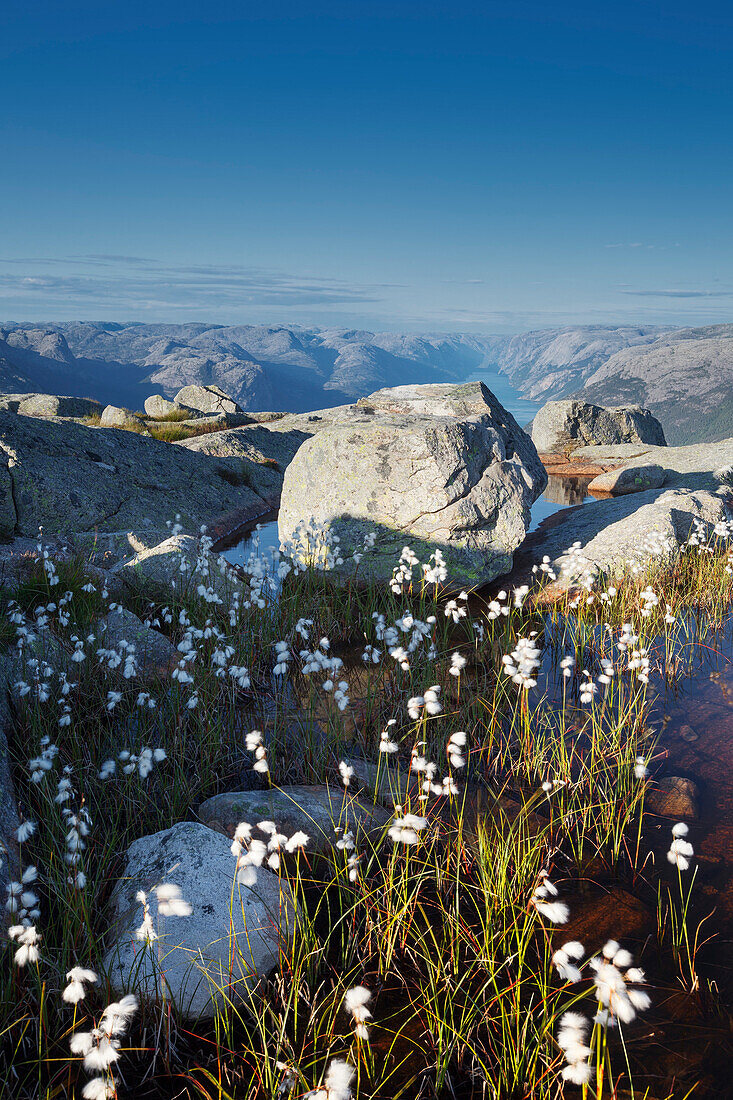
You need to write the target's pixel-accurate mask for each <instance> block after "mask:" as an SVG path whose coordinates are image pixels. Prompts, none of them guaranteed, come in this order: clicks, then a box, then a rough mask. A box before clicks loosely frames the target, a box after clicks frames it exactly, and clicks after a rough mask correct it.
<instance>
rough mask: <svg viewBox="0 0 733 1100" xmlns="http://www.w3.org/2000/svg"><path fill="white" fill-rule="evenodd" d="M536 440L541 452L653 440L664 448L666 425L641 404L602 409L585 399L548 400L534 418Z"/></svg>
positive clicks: (533, 437) (650, 442) (533, 428)
mask: <svg viewBox="0 0 733 1100" xmlns="http://www.w3.org/2000/svg"><path fill="white" fill-rule="evenodd" d="M532 442H533V443H534V445H535V447H536V448H537V450H538V451H539V452H540V454H551V453H555V452H567V451H572V450H574V449H575V448H576V447H587V446H593V445H600V446H608V445H613V444H617V443H649V444H651V445H653V446H657V447H664V446H665V442H666V441H665V438H664V431H663V429H662V425H661V424H660V423H659V421H658V420H657V419H656V417H654V416H652V414H651V413H650V412H649V410H648V409H642V408H641V406H640V405H628V406H625V405H622V406H618V407H615V408H602V407H601V406H600V405H589V404H588V403H587V402H585V401H572V400H570V401H548V403H547V404H546V405H544V406H543V407H542V408H541V409H540V411H539V412H538V413H537V415H536V416H535V418H534V420H533V421H532Z"/></svg>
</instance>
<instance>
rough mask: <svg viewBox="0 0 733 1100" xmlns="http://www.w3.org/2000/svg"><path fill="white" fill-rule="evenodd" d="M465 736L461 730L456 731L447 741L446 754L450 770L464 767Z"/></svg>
mask: <svg viewBox="0 0 733 1100" xmlns="http://www.w3.org/2000/svg"><path fill="white" fill-rule="evenodd" d="M466 741H467V736H466V734H465V733H464V731H463V730H456V732H455V733H452V734H451V735H450V737H449V739H448V744H447V745H446V750H445V751H446V753H447V754H448V762H449V763H450V766H451V767H452V768H463V767H465V765H466V758H465V756H464V755H463V752H464V750H465V748H466Z"/></svg>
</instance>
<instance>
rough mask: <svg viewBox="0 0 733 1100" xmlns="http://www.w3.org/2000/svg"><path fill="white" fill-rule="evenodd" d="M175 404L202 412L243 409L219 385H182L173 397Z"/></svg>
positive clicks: (239, 410)
mask: <svg viewBox="0 0 733 1100" xmlns="http://www.w3.org/2000/svg"><path fill="white" fill-rule="evenodd" d="M173 400H174V401H175V403H176V405H178V406H181V407H183V408H186V409H197V410H198V411H199V412H202V413H241V412H243V411H244V410H243V409H242V408H241V406H240V405H238V404H237V402H236V401H234V400H233V399H232V398H231V397H230V396H229V394H227V393H225V392H224V390H222V389H221V388H220V387H219V386H184V387H183V389H181V390H179V391H178V393H177V394H176V396H175V397H174V399H173Z"/></svg>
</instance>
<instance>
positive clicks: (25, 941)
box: [8, 924, 41, 969]
mask: <svg viewBox="0 0 733 1100" xmlns="http://www.w3.org/2000/svg"><path fill="white" fill-rule="evenodd" d="M8 936H9V937H10V939H11V940H16V941H17V943H19V944H20V946H19V947H18V949H17V950H16V952H15V955H14V957H13V962H14V963H15V965H16V966H18V967H20V968H21V969H22V968H23V967H24V966H27V965H28V964H29V963H37V962H38V960H39V959H40V957H41V953H40V951H39V948H38V944H39V943H40V942H41V934H40V932H37V931H36V929H35V927H34V926H33V925H29V926H28V927H26V926H25V925H22V924H15V925H12V926H11V927H10V928H9V929H8Z"/></svg>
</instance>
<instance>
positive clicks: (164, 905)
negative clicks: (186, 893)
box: [155, 882, 193, 917]
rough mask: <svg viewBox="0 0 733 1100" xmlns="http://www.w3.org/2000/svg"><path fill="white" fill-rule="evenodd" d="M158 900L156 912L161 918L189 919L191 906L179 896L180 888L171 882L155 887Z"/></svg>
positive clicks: (191, 910)
mask: <svg viewBox="0 0 733 1100" xmlns="http://www.w3.org/2000/svg"><path fill="white" fill-rule="evenodd" d="M155 893H156V896H157V898H158V912H159V913H160V915H161V916H162V917H190V916H191V913H192V912H193V906H192V905H191V903H190V902H189V901H186V900H185V898H184V897H183V895H182V894H181V888H180V886H176V884H175V883H173V882H164V883H161V885H160V886H156V887H155Z"/></svg>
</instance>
